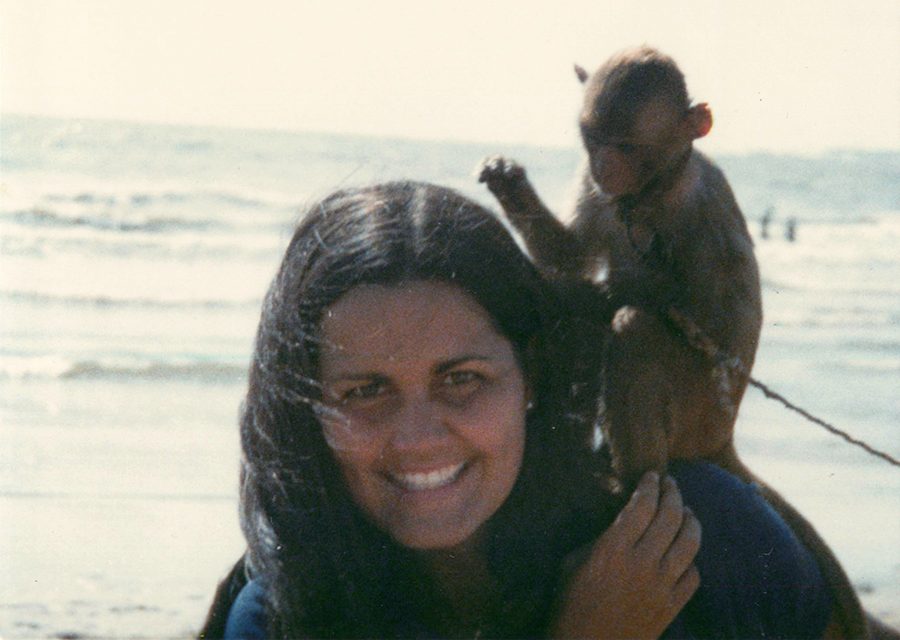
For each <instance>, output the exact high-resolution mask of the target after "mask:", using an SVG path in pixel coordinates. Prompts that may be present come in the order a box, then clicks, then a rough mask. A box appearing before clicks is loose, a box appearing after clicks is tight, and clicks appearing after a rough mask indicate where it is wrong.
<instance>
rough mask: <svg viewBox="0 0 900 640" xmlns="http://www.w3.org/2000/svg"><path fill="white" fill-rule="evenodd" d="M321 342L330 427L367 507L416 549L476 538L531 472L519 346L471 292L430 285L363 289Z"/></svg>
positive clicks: (339, 310) (333, 310)
mask: <svg viewBox="0 0 900 640" xmlns="http://www.w3.org/2000/svg"><path fill="white" fill-rule="evenodd" d="M321 336H322V338H323V348H322V355H321V359H320V365H319V366H320V371H319V373H320V378H321V382H322V384H323V387H324V399H325V407H324V409H323V411H322V412H321V417H320V420H321V422H322V425H323V428H324V431H325V435H326V438H327V439H328V442H329V444H330V445H331V446H332V449H333V451H334V453H335V456H336V458H337V461H338V463H339V465H340V468H341V470H342V471H343V475H344V478H345V480H346V483H347V486H348V488H349V490H350V493H351V495H352V496H353V498H354V500H355V501H356V503H357V505H359V507H360V508H361V509H362V510H363V511H364V512H365V513H366V514H367V515H368V516H369V517H370V518H371V520H372V521H373V522H374V523H375V524H376V525H377V526H378V527H380V528H381V529H382V530H384V531H386V532H387V533H388V534H390V535H391V536H392V537H393V538H394V539H395V540H397V541H398V542H399V543H401V544H403V545H405V546H408V547H412V548H418V549H436V548H447V547H452V546H455V545H457V544H460V543H462V542H465V541H466V540H468V539H470V537H471V536H472V535H473V534H474V533H475V532H476V531H477V530H478V529H479V528H480V527H481V525H482V524H484V523H485V521H486V520H488V518H490V517H491V516H492V515H493V514H494V513H495V512H496V511H497V509H498V508H499V507H500V505H501V504H503V502H504V501H505V500H506V498H507V496H508V495H509V493H510V491H511V490H512V487H513V485H514V484H515V482H516V478H517V477H518V475H519V469H520V467H521V465H522V454H523V451H524V448H525V411H526V404H527V395H528V393H527V388H526V383H525V379H524V376H523V374H522V370H521V368H520V366H519V364H518V362H517V361H516V356H515V353H514V351H513V346H512V344H511V343H510V342H509V341H508V340H507V339H506V338H505V337H504V336H503V335H501V334H499V333H497V331H496V330H495V329H494V327H493V325H492V323H491V319H490V316H489V315H488V314H487V312H486V311H485V310H484V309H483V308H482V307H481V306H480V305H479V304H478V303H477V302H476V301H475V300H474V299H473V298H472V297H471V296H469V295H468V294H467V293H465V292H464V291H463V290H462V289H460V288H459V287H456V286H455V285H452V284H447V283H437V282H426V281H413V282H407V283H402V284H399V285H396V286H380V285H362V286H358V287H356V288H354V289H351V290H350V291H349V292H347V293H346V294H345V295H344V296H342V297H341V298H340V299H338V301H337V302H335V303H334V304H333V305H331V306H330V307H328V309H327V310H326V313H325V316H324V320H323V321H322V324H321Z"/></svg>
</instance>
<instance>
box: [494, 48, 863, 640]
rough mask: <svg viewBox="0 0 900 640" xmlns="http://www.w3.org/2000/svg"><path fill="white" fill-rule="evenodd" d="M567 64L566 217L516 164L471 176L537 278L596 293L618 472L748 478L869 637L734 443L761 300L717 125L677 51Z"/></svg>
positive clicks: (851, 600) (606, 437) (847, 622)
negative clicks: (704, 148) (574, 122)
mask: <svg viewBox="0 0 900 640" xmlns="http://www.w3.org/2000/svg"><path fill="white" fill-rule="evenodd" d="M575 72H576V75H577V77H578V79H579V80H580V81H581V83H582V84H583V85H584V103H583V107H582V109H581V112H580V115H579V126H580V131H581V138H582V142H583V146H584V151H585V156H586V157H585V162H584V166H583V168H582V170H581V176H580V184H579V192H578V198H577V200H576V203H575V207H574V211H573V212H572V215H571V217H570V219H569V220H568V221H567V222H565V223H564V222H563V221H562V220H560V219H559V218H557V217H556V216H555V215H554V214H553V213H552V212H551V211H550V210H549V209H548V208H547V207H546V206H545V205H544V204H543V202H542V201H541V200H540V198H539V196H538V194H537V192H536V191H535V190H534V188H533V187H532V185H531V184H530V182H529V181H528V178H527V176H526V173H525V170H524V168H522V167H521V166H520V165H518V164H516V163H515V162H514V161H511V160H508V159H506V158H503V157H501V156H494V157H491V158H488V159H486V160H485V161H483V163H482V165H481V167H480V170H479V181H480V182H483V183H485V184H486V185H487V187H488V189H489V191H491V193H492V194H493V195H494V196H495V197H496V198H497V200H498V201H499V203H500V205H501V208H502V210H503V213H504V215H505V216H506V218H507V219H508V220H509V222H510V223H511V225H512V226H513V227H514V228H515V229H516V231H517V232H518V234H519V235H520V237H521V239H522V241H523V242H524V244H525V246H526V248H527V250H528V253H529V254H530V256H531V258H532V260H533V261H534V262H535V264H536V265H537V266H538V268H539V269H540V270H541V271H542V272H544V273H545V275H546V276H547V277H549V278H551V279H558V280H568V281H574V280H578V281H582V282H583V281H588V282H590V283H593V285H595V286H596V288H597V291H598V292H601V293H602V295H603V297H604V298H605V303H604V304H603V305H601V307H602V308H604V309H607V310H608V311H605V312H601V313H600V316H601V317H600V318H599V321H600V322H602V323H604V324H605V325H606V327H607V332H606V335H607V336H608V340H607V345H606V352H605V362H604V370H605V377H604V381H603V385H602V387H603V391H602V392H601V395H602V398H601V399H600V400H601V403H600V404H601V407H602V408H601V409H600V410H599V411H598V414H599V415H598V421H599V423H600V425H601V430H602V434H603V448H604V449H605V451H606V454H607V455H608V456H609V458H610V463H611V466H612V470H613V474H614V477H615V478H616V479H617V480H618V481H619V483H620V487H622V488H628V487H632V488H633V486H634V484H635V483H636V481H637V479H638V478H639V477H640V475H642V474H643V472H645V471H647V470H650V469H654V470H657V471H661V472H662V471H664V470H665V467H666V463H667V462H668V461H669V460H675V459H698V458H699V459H705V460H708V461H711V462H713V463H715V464H718V465H719V466H721V467H722V468H724V469H726V470H727V471H730V472H731V473H733V474H734V475H736V476H738V477H739V478H742V479H743V480H745V481H747V482H752V483H755V484H756V485H757V486H759V488H760V491H761V493H762V494H763V496H764V497H765V498H766V499H767V501H768V502H769V504H770V505H771V506H772V507H773V508H774V509H775V510H776V511H777V512H779V514H780V515H781V516H782V517H783V518H784V519H785V521H786V522H787V523H788V525H789V526H790V527H791V528H792V529H793V530H794V532H795V533H796V534H797V536H798V537H799V538H800V540H801V541H802V542H803V543H804V544H806V546H807V547H808V548H809V549H810V550H811V552H812V553H813V554H814V555H815V556H816V558H817V561H818V563H819V565H820V568H821V570H822V572H823V575H824V576H825V578H826V580H827V581H828V582H829V585H830V587H831V591H832V593H833V596H834V599H835V603H834V606H833V612H832V621H831V623H830V625H829V631H830V632H833V633H835V634H837V635H838V636H839V637H840V636H842V637H866V636H867V635H868V634H869V632H870V629H869V627H868V622H867V620H866V616H865V614H864V613H863V610H862V607H861V605H860V603H859V600H858V598H857V595H856V593H855V591H854V589H853V587H852V585H851V583H850V581H849V579H848V578H847V576H846V573H845V572H844V570H843V569H842V567H841V566H840V563H839V562H838V561H837V559H836V558H835V556H834V554H833V553H832V552H831V550H830V548H829V547H828V545H827V544H826V543H825V542H824V540H822V538H821V537H820V536H819V535H818V533H817V532H816V530H815V528H814V527H813V526H812V525H811V524H810V523H809V522H808V521H807V520H806V519H805V518H803V516H802V515H800V513H799V512H797V511H796V509H794V508H793V507H792V506H791V505H790V504H789V503H788V502H787V501H786V500H785V499H784V498H783V497H781V495H780V494H778V493H777V492H776V491H774V490H773V489H771V488H770V487H768V485H766V484H765V483H764V482H762V481H761V480H760V479H759V478H757V477H756V476H755V475H754V474H753V473H752V472H751V471H750V470H749V469H748V468H747V467H746V466H745V465H744V464H743V463H742V462H741V460H740V458H739V457H738V454H737V451H736V449H735V447H734V424H735V420H736V417H737V409H738V407H739V405H740V402H741V399H742V397H743V394H744V391H745V389H746V386H747V384H748V381H749V376H750V371H751V369H752V367H753V363H754V359H755V356H756V349H757V346H758V343H759V335H760V330H761V327H762V296H761V292H760V277H759V268H758V265H757V262H756V258H755V256H754V252H753V242H752V239H751V237H750V234H749V232H748V230H747V224H746V221H745V219H744V216H743V214H742V213H741V210H740V208H739V206H738V204H737V201H736V199H735V196H734V194H733V192H732V190H731V187H730V186H729V184H728V181H727V179H726V178H725V176H724V174H723V173H722V171H721V170H720V169H719V168H718V167H717V166H716V165H715V164H714V163H713V162H712V161H711V160H710V159H708V158H707V157H706V156H705V155H703V154H702V153H700V152H699V151H697V150H695V149H694V148H693V141H694V140H696V139H699V138H702V137H704V136H706V135H707V134H708V133H709V131H710V130H711V128H712V112H711V110H710V108H709V105H708V104H706V103H703V102H700V103H696V104H694V103H692V102H691V100H690V98H689V96H688V92H687V86H686V82H685V79H684V75H683V74H682V72H681V70H680V69H679V68H678V66H677V65H676V63H675V61H674V60H673V59H672V58H670V57H669V56H666V55H664V54H662V53H660V52H658V51H656V50H655V49H651V48H649V47H641V48H638V49H636V50H629V51H625V52H621V53H619V54H617V55H615V56H613V57H612V58H611V59H610V60H608V61H607V62H606V63H605V64H603V65H602V66H601V67H600V68H599V69H598V70H597V71H596V72H595V73H593V74H588V73H587V72H586V71H585V70H584V69H583V68H581V67H579V66H577V65H576V67H575ZM872 625H873V626H872V628H871V631H873V632H874V631H876V630H878V629H880V628H881V627H879V626H878V625H879V623H878V622H877V621H874V619H873V620H872Z"/></svg>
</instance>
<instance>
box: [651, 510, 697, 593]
mask: <svg viewBox="0 0 900 640" xmlns="http://www.w3.org/2000/svg"><path fill="white" fill-rule="evenodd" d="M702 533H703V532H702V529H701V527H700V521H699V520H697V517H696V516H695V515H694V513H693V512H692V511H691V510H690V508H688V507H685V509H684V517H683V518H682V523H681V529H680V530H679V531H678V535H676V536H675V540H673V541H672V544H671V545H670V546H669V548H668V549H667V550H666V552H665V554H664V555H663V557H662V560H661V561H660V563H659V569H660V573H661V574H662V575H663V576H666V577H669V578H671V579H672V580H673V581H674V580H677V579H679V577H680V576H682V575H683V574H684V572H685V571H686V570H687V569H688V567H690V566H691V563H693V562H694V558H696V557H697V552H698V551H699V550H700V539H701V536H702Z"/></svg>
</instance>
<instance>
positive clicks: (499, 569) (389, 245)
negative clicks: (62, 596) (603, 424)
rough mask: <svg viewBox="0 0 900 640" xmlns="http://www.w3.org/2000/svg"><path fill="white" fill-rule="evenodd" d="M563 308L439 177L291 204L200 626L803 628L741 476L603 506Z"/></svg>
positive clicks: (780, 540)
mask: <svg viewBox="0 0 900 640" xmlns="http://www.w3.org/2000/svg"><path fill="white" fill-rule="evenodd" d="M579 299H581V298H580V296H579V295H578V293H577V292H574V291H568V292H566V293H565V294H563V295H558V294H557V293H556V292H554V291H553V290H552V289H551V287H550V285H549V284H548V283H546V282H545V281H543V280H542V279H541V278H540V277H539V276H538V274H537V273H536V271H535V270H534V268H533V267H532V265H531V264H530V263H529V262H528V260H527V258H526V257H525V256H524V255H523V254H522V252H521V251H520V250H519V248H518V246H517V245H516V244H515V242H514V240H513V239H512V238H511V237H510V235H509V234H508V232H507V231H506V229H505V228H504V227H503V225H502V224H501V223H500V222H498V221H497V219H495V218H494V217H493V216H492V215H491V214H490V213H489V212H487V211H486V210H484V209H482V208H481V207H479V206H478V205H476V204H474V203H472V202H470V201H468V200H467V199H465V198H463V197H462V196H460V195H459V194H456V193H454V192H452V191H449V190H447V189H442V188H439V187H435V186H431V185H425V184H416V183H391V184H385V185H379V186H374V187H370V188H364V189H356V190H348V191H341V192H338V193H335V194H333V195H331V196H329V197H327V198H325V199H324V200H323V201H322V202H320V203H318V204H317V205H315V206H313V207H312V208H311V209H310V211H309V213H308V214H307V216H306V217H305V219H304V221H303V222H302V224H301V225H300V227H299V228H298V229H297V231H296V233H295V235H294V237H293V239H292V241H291V243H290V245H289V247H288V249H287V252H286V254H285V257H284V260H283V262H282V265H281V269H280V271H279V272H278V275H277V276H276V278H275V280H274V282H273V284H272V287H271V289H270V291H269V293H268V296H267V298H266V301H265V304H264V307H263V313H262V319H261V321H260V327H259V332H258V335H257V341H256V350H255V356H254V360H253V364H252V366H251V370H250V382H249V390H248V393H247V398H246V402H245V405H244V410H243V416H242V420H241V438H242V448H243V465H242V474H241V515H242V527H243V530H244V534H245V536H246V538H247V541H248V552H247V554H246V556H245V559H243V560H242V562H240V563H239V564H238V566H236V568H235V570H234V571H233V572H232V575H231V576H230V577H229V578H228V579H226V581H225V582H224V583H223V585H222V587H220V590H219V593H218V594H217V596H216V601H215V603H214V606H213V608H212V610H211V614H210V618H209V619H208V621H207V625H206V627H205V629H204V631H203V632H202V633H201V636H202V637H214V636H217V635H219V634H221V633H222V632H223V630H224V634H225V636H226V637H234V638H237V637H286V638H295V637H363V636H365V637H540V636H559V637H610V638H614V637H658V636H660V635H661V634H663V633H665V634H666V636H667V637H699V636H704V635H706V636H714V637H721V636H724V635H732V636H741V637H745V636H758V637H763V636H766V637H769V636H775V637H785V636H790V637H817V636H820V635H821V633H822V631H823V629H824V628H825V625H826V623H827V617H828V607H829V601H828V595H827V593H826V591H825V588H824V587H823V586H822V580H821V577H820V576H819V574H818V572H817V570H816V568H815V563H814V562H813V560H812V558H811V557H809V554H808V553H807V552H806V551H805V550H804V549H802V547H800V545H799V543H797V541H796V540H795V539H794V538H793V536H792V535H791V534H790V533H789V532H788V531H787V529H786V527H785V526H784V524H783V523H782V522H781V521H780V520H778V518H777V516H775V515H774V513H773V512H771V510H768V509H767V508H766V506H765V505H764V504H763V503H762V501H761V499H759V498H758V497H757V496H756V494H755V493H754V492H753V490H752V488H750V487H747V486H746V485H743V484H742V483H740V482H739V481H737V480H735V479H734V478H731V477H730V476H728V475H727V474H724V473H723V472H721V471H718V470H716V469H714V468H712V467H710V466H707V465H701V464H691V465H681V466H676V467H675V468H674V470H673V475H674V476H675V479H673V478H670V477H666V478H663V479H660V478H658V477H656V476H655V475H654V474H648V475H646V476H645V477H644V478H643V479H642V481H641V483H640V485H639V486H638V488H637V490H636V491H635V492H634V494H633V495H632V496H631V497H630V499H629V500H628V503H627V505H626V506H625V507H624V508H623V509H621V510H620V509H619V507H620V506H621V503H620V502H619V501H618V499H617V498H616V497H615V496H614V495H612V494H611V493H609V492H608V491H606V490H605V489H604V487H605V486H606V485H605V484H604V483H603V482H602V481H601V478H602V477H603V474H604V472H605V468H604V465H603V461H602V460H601V459H600V457H599V456H597V455H596V454H595V453H594V451H593V450H592V448H591V447H590V446H588V435H589V432H590V430H591V425H592V418H593V416H590V415H589V414H590V411H591V410H592V409H589V410H587V411H583V410H581V409H579V406H580V405H584V404H585V403H584V398H592V397H596V392H597V389H595V388H594V386H593V385H592V384H591V381H592V380H597V379H599V376H598V375H597V371H594V370H592V367H591V364H592V363H593V362H597V361H599V358H597V357H587V358H576V357H574V355H575V354H576V353H578V352H582V351H585V350H590V351H592V353H593V355H596V354H597V353H598V352H599V345H601V344H602V338H601V337H600V336H598V335H597V334H596V333H595V331H594V329H592V325H591V324H590V323H579V322H578V320H577V317H578V314H575V313H572V312H570V311H567V310H566V309H567V308H569V307H571V306H572V305H571V304H570V303H572V302H573V301H575V300H579ZM563 302H565V303H566V305H563ZM573 389H574V390H577V391H579V393H575V394H573V393H572V390H573ZM589 404H592V403H589ZM581 415H586V416H587V417H586V418H581V417H579V416H581ZM676 480H677V482H676ZM685 502H687V503H689V504H690V505H691V507H690V508H688V507H685V506H684V503H685ZM691 509H693V512H696V513H697V515H696V516H695V515H694V513H693V512H692V511H691ZM700 522H702V525H703V529H704V533H703V536H702V537H703V541H702V543H701V542H700V538H701V535H700ZM736 523H739V526H738V524H736ZM743 531H752V532H753V535H752V536H751V535H747V534H742V532H743ZM698 547H699V548H700V552H699V554H698ZM248 578H250V581H249V582H247V579H248ZM698 585H702V586H700V587H699V589H698ZM235 598H236V599H235ZM686 603H687V604H686ZM223 627H225V628H224V629H223Z"/></svg>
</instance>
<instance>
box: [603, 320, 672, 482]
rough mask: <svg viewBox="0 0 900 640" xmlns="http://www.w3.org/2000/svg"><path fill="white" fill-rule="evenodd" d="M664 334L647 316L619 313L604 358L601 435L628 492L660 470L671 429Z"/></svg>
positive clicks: (657, 323)
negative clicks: (648, 472) (604, 381)
mask: <svg viewBox="0 0 900 640" xmlns="http://www.w3.org/2000/svg"><path fill="white" fill-rule="evenodd" d="M665 339H666V336H665V332H664V331H663V330H661V327H660V325H659V322H658V321H657V320H656V319H655V318H654V317H653V316H651V315H650V314H647V313H645V312H643V311H641V310H640V309H637V308H635V307H623V308H621V309H619V310H618V311H617V312H616V314H615V317H614V318H613V322H612V336H611V338H610V343H609V349H608V355H607V360H606V367H607V369H606V389H605V405H606V409H605V411H606V412H605V416H604V420H603V428H604V437H605V439H606V442H607V444H608V446H609V449H610V453H611V456H612V465H613V469H614V471H615V472H616V474H617V476H618V477H619V479H620V480H621V481H622V482H623V484H624V485H625V487H626V488H627V489H631V488H633V487H634V486H635V484H636V483H637V480H638V479H639V478H640V476H641V475H642V474H643V473H644V472H645V471H648V470H650V469H655V470H657V471H660V472H662V471H664V470H665V468H666V463H667V462H668V459H669V453H670V452H669V434H670V431H671V428H672V413H671V408H672V387H671V385H670V382H671V378H670V374H669V372H667V370H666V368H667V362H666V359H665V357H664V353H663V352H664V351H665V350H666V344H665Z"/></svg>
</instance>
